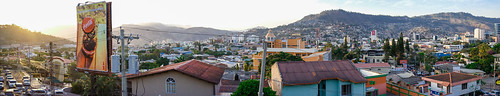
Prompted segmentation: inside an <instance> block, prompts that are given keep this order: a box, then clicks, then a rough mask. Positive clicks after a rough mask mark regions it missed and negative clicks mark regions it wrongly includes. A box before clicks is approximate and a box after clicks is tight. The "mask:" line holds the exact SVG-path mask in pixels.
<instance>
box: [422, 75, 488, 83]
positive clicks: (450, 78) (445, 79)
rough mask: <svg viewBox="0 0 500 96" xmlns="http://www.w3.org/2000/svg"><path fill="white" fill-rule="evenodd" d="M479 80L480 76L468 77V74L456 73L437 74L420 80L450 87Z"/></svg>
mask: <svg viewBox="0 0 500 96" xmlns="http://www.w3.org/2000/svg"><path fill="white" fill-rule="evenodd" d="M481 78H482V77H480V76H476V75H469V74H464V73H457V72H451V73H443V74H438V75H432V76H427V77H422V79H423V80H425V81H430V82H435V83H440V84H443V85H449V84H451V86H455V85H460V84H464V83H467V82H472V81H476V80H479V79H481Z"/></svg>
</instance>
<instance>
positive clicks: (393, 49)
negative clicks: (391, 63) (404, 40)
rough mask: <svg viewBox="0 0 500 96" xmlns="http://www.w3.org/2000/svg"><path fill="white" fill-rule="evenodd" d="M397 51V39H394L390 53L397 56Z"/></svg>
mask: <svg viewBox="0 0 500 96" xmlns="http://www.w3.org/2000/svg"><path fill="white" fill-rule="evenodd" d="M397 52H398V46H397V44H396V40H394V39H392V43H391V52H390V54H391V56H393V57H396V54H397Z"/></svg>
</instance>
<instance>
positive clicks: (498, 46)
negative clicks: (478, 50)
mask: <svg viewBox="0 0 500 96" xmlns="http://www.w3.org/2000/svg"><path fill="white" fill-rule="evenodd" d="M491 49H492V50H495V52H496V53H500V43H497V44H495V45H493V48H491Z"/></svg>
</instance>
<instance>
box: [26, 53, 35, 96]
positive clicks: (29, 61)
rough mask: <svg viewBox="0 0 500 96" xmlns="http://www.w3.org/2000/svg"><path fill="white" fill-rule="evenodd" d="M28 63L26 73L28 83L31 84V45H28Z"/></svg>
mask: <svg viewBox="0 0 500 96" xmlns="http://www.w3.org/2000/svg"><path fill="white" fill-rule="evenodd" d="M28 64H29V68H28V69H29V71H28V74H29V75H30V85H31V80H32V79H31V78H33V74H31V71H33V70H31V46H30V47H28ZM29 89H30V90H32V89H33V88H31V86H30V87H29ZM26 93H28V92H26Z"/></svg>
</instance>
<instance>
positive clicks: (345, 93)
mask: <svg viewBox="0 0 500 96" xmlns="http://www.w3.org/2000/svg"><path fill="white" fill-rule="evenodd" d="M349 95H351V85H342V96H349Z"/></svg>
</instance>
